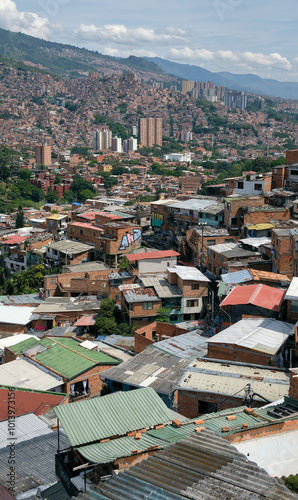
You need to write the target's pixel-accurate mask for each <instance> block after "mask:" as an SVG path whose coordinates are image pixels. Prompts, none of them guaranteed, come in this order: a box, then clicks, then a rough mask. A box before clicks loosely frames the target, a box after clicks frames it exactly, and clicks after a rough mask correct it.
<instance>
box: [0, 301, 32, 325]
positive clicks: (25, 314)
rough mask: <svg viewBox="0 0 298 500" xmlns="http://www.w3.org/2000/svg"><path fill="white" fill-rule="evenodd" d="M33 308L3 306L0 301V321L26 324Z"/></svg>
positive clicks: (30, 317) (29, 319)
mask: <svg viewBox="0 0 298 500" xmlns="http://www.w3.org/2000/svg"><path fill="white" fill-rule="evenodd" d="M34 310H35V308H34V307H26V306H22V307H18V306H4V305H3V304H2V303H0V323H7V324H13V325H21V326H26V325H27V324H28V323H30V321H31V319H32V313H33V311H34Z"/></svg>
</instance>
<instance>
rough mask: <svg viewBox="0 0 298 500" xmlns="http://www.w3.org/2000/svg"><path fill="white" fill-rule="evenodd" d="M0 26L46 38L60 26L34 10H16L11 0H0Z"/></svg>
mask: <svg viewBox="0 0 298 500" xmlns="http://www.w3.org/2000/svg"><path fill="white" fill-rule="evenodd" d="M0 26H1V28H4V29H7V30H11V31H21V32H22V33H26V34H27V35H31V36H35V37H38V38H44V39H47V38H49V36H50V35H51V34H52V33H53V31H56V30H57V29H59V28H60V27H59V26H57V25H54V24H51V23H50V22H49V20H48V18H47V17H41V16H39V15H38V14H36V13H34V12H24V11H20V10H18V8H17V6H16V4H15V2H13V1H12V0H0Z"/></svg>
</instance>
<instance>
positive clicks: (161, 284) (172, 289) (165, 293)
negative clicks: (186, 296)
mask: <svg viewBox="0 0 298 500" xmlns="http://www.w3.org/2000/svg"><path fill="white" fill-rule="evenodd" d="M139 279H140V280H141V282H142V283H143V285H144V287H146V288H147V287H149V286H150V287H153V288H154V290H155V292H156V293H157V295H158V297H160V298H162V299H165V298H175V297H181V296H182V292H181V290H180V288H179V287H178V286H177V285H171V284H170V283H169V282H168V280H167V279H166V277H165V276H155V275H153V276H150V275H149V274H147V275H145V276H143V275H139Z"/></svg>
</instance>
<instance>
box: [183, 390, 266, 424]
mask: <svg viewBox="0 0 298 500" xmlns="http://www.w3.org/2000/svg"><path fill="white" fill-rule="evenodd" d="M199 401H207V402H210V403H217V411H221V410H226V409H228V408H236V407H237V406H241V405H242V398H241V397H240V398H236V397H232V396H231V397H227V396H226V395H222V394H213V393H209V394H206V392H196V391H187V390H184V389H178V413H181V415H184V416H185V417H188V418H195V417H197V416H198V415H199V411H198V403H199ZM263 405H264V403H263V402H259V403H257V402H254V408H258V407H260V406H263ZM200 415H201V414H200Z"/></svg>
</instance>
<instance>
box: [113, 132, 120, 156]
mask: <svg viewBox="0 0 298 500" xmlns="http://www.w3.org/2000/svg"><path fill="white" fill-rule="evenodd" d="M112 151H113V152H114V153H122V140H121V137H117V136H115V137H113V138H112Z"/></svg>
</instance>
